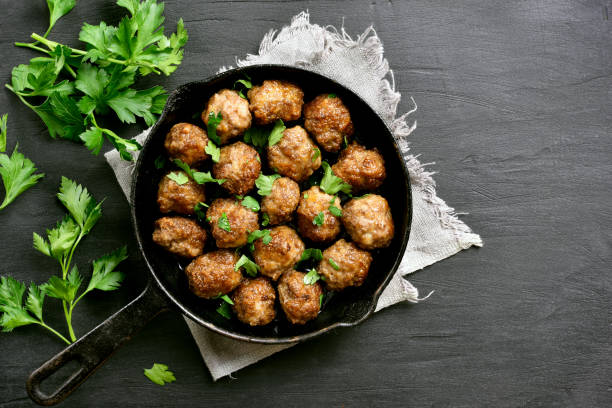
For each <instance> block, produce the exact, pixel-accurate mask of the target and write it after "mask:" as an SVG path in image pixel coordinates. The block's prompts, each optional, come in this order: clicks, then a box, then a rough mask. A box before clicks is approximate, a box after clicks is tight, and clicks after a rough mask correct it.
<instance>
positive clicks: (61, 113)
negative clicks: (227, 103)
mask: <svg viewBox="0 0 612 408" xmlns="http://www.w3.org/2000/svg"><path fill="white" fill-rule="evenodd" d="M47 4H48V7H49V13H50V18H49V28H48V30H47V32H46V33H45V34H44V35H43V36H41V35H39V34H32V36H31V37H32V39H34V40H35V42H33V43H15V45H16V46H19V47H27V48H30V49H33V50H36V51H38V52H41V53H44V54H46V56H43V57H37V58H33V59H32V60H30V63H29V64H27V65H25V64H22V65H18V66H17V67H15V68H13V72H12V78H11V83H10V84H6V87H7V88H8V89H9V90H11V91H12V92H13V93H15V95H17V97H18V98H19V99H20V100H21V101H22V102H23V103H24V104H25V105H26V106H28V107H29V108H30V109H32V110H33V111H34V112H35V113H36V114H37V115H38V116H39V117H40V118H41V120H42V121H43V122H44V123H45V125H46V126H47V129H48V131H49V134H50V135H51V137H52V138H57V137H59V138H62V139H68V140H72V141H81V142H83V143H84V144H85V146H86V147H87V148H88V149H89V150H90V151H91V152H92V153H93V154H95V155H97V154H98V153H99V152H100V150H101V148H102V146H103V144H104V140H105V139H106V140H108V141H109V142H110V143H111V144H112V145H113V146H114V147H115V148H116V149H117V150H118V151H119V153H120V155H121V157H122V158H123V159H124V160H132V158H133V157H132V153H133V152H135V151H137V150H140V149H141V148H142V147H141V146H140V144H138V143H137V142H136V141H134V140H126V139H123V138H122V137H120V136H119V135H117V134H116V133H115V132H113V131H112V130H110V129H107V128H105V127H103V126H100V125H99V124H98V118H99V117H100V116H106V115H108V114H109V113H111V112H114V113H115V115H116V116H117V117H118V118H119V120H121V121H122V122H124V123H135V122H136V119H137V118H142V119H143V120H144V121H145V123H146V124H147V125H148V126H151V125H153V124H154V123H155V121H156V120H157V116H158V115H159V114H160V113H161V111H162V109H163V106H164V104H165V102H166V99H167V94H166V92H165V90H164V89H163V88H162V87H160V86H154V87H152V88H149V89H142V90H138V89H134V88H132V85H134V83H135V82H136V77H137V75H142V76H144V75H148V74H150V73H156V74H162V73H163V74H165V75H170V74H171V73H172V72H174V71H175V70H176V68H177V67H178V65H179V64H180V63H181V61H182V58H183V47H184V45H185V43H186V42H187V32H186V31H185V28H184V24H183V21H182V20H179V22H178V26H177V31H176V32H175V33H173V34H172V35H171V36H170V37H169V38H168V37H166V36H165V35H164V26H163V23H164V16H163V11H164V4H163V3H157V2H156V1H155V0H145V1H139V0H118V1H117V5H119V6H121V7H124V8H125V9H127V10H128V11H129V15H127V16H125V17H123V19H122V20H121V22H120V23H119V25H118V26H117V27H115V26H112V25H107V24H106V23H105V22H103V21H102V22H100V24H98V25H90V24H87V23H85V24H84V25H83V27H82V28H81V32H80V34H79V40H81V41H82V42H83V43H85V44H86V45H85V49H84V50H83V49H78V48H73V47H69V46H66V45H64V44H60V43H57V42H55V41H51V40H49V39H47V35H48V34H49V32H50V30H51V28H52V27H53V26H54V25H55V23H56V22H57V20H58V19H59V18H60V17H61V16H63V15H65V14H66V13H68V12H69V11H70V10H71V9H72V8H73V7H74V5H75V1H74V0H47ZM33 97H36V98H41V97H42V98H44V99H43V101H42V103H40V104H38V105H36V104H34V102H33V100H32V99H30V98H33Z"/></svg>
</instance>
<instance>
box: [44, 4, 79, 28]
mask: <svg viewBox="0 0 612 408" xmlns="http://www.w3.org/2000/svg"><path fill="white" fill-rule="evenodd" d="M75 4H76V0H47V7H49V29H48V30H47V32H49V31H50V30H51V28H53V26H54V25H55V23H56V22H57V20H59V19H60V18H61V17H62V16H65V15H66V14H68V13H69V12H70V10H72V9H73V7H74V6H75Z"/></svg>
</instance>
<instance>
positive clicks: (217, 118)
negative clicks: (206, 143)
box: [206, 112, 223, 145]
mask: <svg viewBox="0 0 612 408" xmlns="http://www.w3.org/2000/svg"><path fill="white" fill-rule="evenodd" d="M222 120H223V116H222V115H221V112H219V113H217V114H216V115H215V112H210V114H209V115H208V124H207V125H206V131H207V133H208V138H209V139H211V140H212V141H213V142H215V143H216V144H217V145H220V144H221V138H220V137H219V136H218V135H217V126H219V123H221V121H222Z"/></svg>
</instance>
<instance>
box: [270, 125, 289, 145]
mask: <svg viewBox="0 0 612 408" xmlns="http://www.w3.org/2000/svg"><path fill="white" fill-rule="evenodd" d="M285 129H287V127H286V126H285V124H284V123H283V121H282V120H281V119H279V120H277V121H276V122H275V123H274V127H273V128H272V132H270V138H269V139H268V146H274V145H275V144H277V143H278V142H280V141H281V139H282V138H283V132H284V131H285Z"/></svg>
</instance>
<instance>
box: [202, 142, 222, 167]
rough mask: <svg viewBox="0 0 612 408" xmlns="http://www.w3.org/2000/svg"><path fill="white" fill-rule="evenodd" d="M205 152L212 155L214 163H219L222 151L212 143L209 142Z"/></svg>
mask: <svg viewBox="0 0 612 408" xmlns="http://www.w3.org/2000/svg"><path fill="white" fill-rule="evenodd" d="M204 151H205V152H206V153H208V154H209V155H210V157H211V158H212V161H214V162H215V163H218V162H219V156H221V149H220V148H218V147H217V145H215V144H214V143H213V142H212V141H210V140H209V141H208V144H207V145H206V147H205V148H204Z"/></svg>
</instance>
